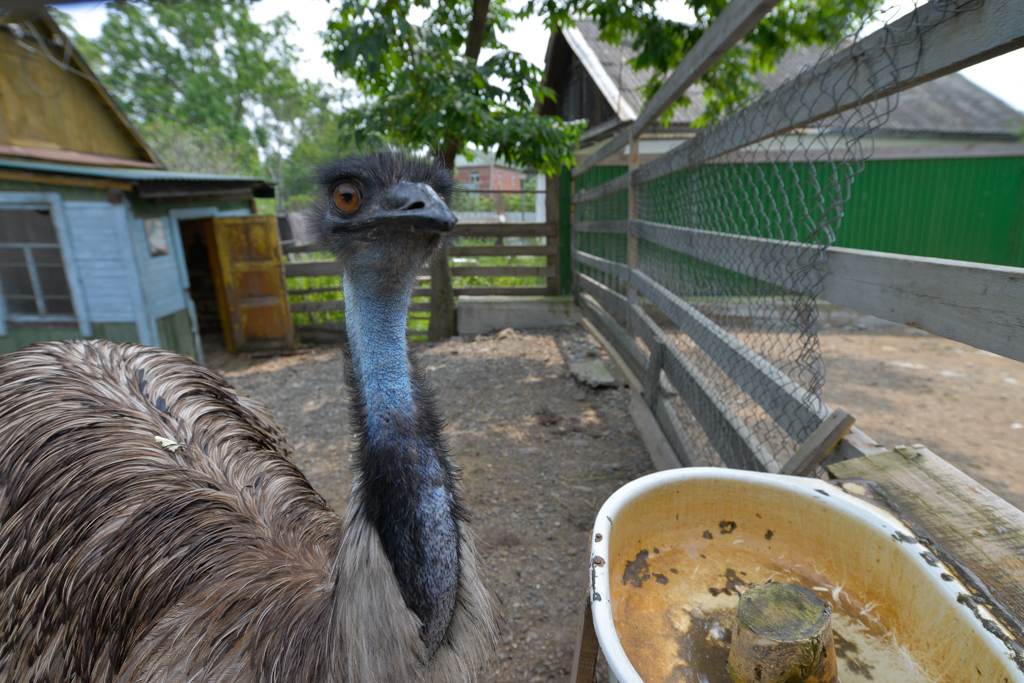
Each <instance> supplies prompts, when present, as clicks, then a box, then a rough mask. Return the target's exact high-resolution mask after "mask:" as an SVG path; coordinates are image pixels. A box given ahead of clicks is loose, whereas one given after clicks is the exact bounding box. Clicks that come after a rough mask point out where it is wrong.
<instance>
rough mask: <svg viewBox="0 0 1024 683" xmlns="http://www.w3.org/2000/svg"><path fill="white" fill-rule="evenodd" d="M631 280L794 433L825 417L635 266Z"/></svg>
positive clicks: (800, 391)
mask: <svg viewBox="0 0 1024 683" xmlns="http://www.w3.org/2000/svg"><path fill="white" fill-rule="evenodd" d="M630 281H631V282H633V283H635V284H636V286H637V290H638V291H640V293H642V294H643V295H644V296H646V297H647V298H648V299H650V300H651V302H652V303H653V304H654V305H655V306H657V307H658V308H659V309H660V310H661V312H662V313H664V314H665V315H667V316H668V317H669V318H670V319H671V320H672V322H674V323H675V324H676V325H678V326H679V329H680V330H682V331H683V332H684V333H686V334H687V335H689V336H690V337H691V338H692V339H693V341H694V342H696V343H697V345H698V346H700V348H701V349H702V350H703V351H704V352H705V353H706V354H708V356H710V357H711V358H712V359H713V360H714V361H715V362H716V363H717V364H718V365H719V367H721V368H722V369H723V370H725V372H726V373H728V375H729V376H730V377H731V378H732V379H733V380H734V381H735V382H736V383H737V384H738V385H739V386H740V387H741V388H742V389H743V390H744V391H745V392H747V393H748V394H750V396H751V397H752V398H753V399H754V400H755V401H757V402H758V404H760V406H761V407H762V408H764V410H765V412H767V413H768V414H769V415H771V416H772V418H773V419H774V420H775V421H776V422H777V423H778V424H779V425H780V426H781V427H782V428H783V429H785V430H786V432H788V433H789V434H790V435H791V436H793V437H799V436H800V435H801V434H802V433H803V432H804V431H805V429H806V427H807V425H809V424H813V425H814V426H815V427H817V425H818V424H819V423H820V422H821V421H822V420H824V419H825V418H826V417H827V416H828V408H827V407H825V404H824V403H823V402H822V401H820V400H817V399H815V398H814V397H813V396H812V395H811V394H810V393H809V392H808V391H807V390H806V389H804V388H803V387H802V386H800V384H799V383H797V382H796V381H794V380H793V379H791V378H790V377H788V376H787V375H786V374H785V373H784V372H782V371H781V370H779V369H778V368H776V367H775V366H774V365H772V364H771V363H769V362H768V361H767V360H765V359H764V358H762V357H761V356H759V355H757V354H756V353H755V352H754V351H752V350H751V349H750V348H749V347H747V346H746V345H745V344H743V343H742V342H741V341H739V340H738V339H736V338H735V337H733V336H732V335H731V334H729V333H728V332H727V331H725V330H724V329H723V328H722V327H721V326H719V325H718V324H717V323H715V322H714V321H712V320H711V319H710V318H708V317H707V316H705V315H704V314H703V313H701V312H700V311H698V310H697V309H696V308H694V307H693V306H691V305H690V304H688V303H686V302H685V301H683V300H682V299H681V298H679V297H678V296H676V295H675V294H673V293H672V292H670V291H669V290H668V289H666V288H665V287H663V286H662V285H661V284H659V283H657V282H655V281H654V280H653V279H651V278H650V277H648V276H647V275H646V274H645V273H643V272H641V271H639V270H634V271H632V272H631V273H630Z"/></svg>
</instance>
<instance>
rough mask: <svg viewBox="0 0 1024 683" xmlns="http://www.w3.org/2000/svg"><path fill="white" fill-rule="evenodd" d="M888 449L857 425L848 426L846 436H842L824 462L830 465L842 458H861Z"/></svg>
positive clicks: (840, 460)
mask: <svg viewBox="0 0 1024 683" xmlns="http://www.w3.org/2000/svg"><path fill="white" fill-rule="evenodd" d="M888 450H889V449H888V448H886V447H885V446H883V445H882V444H880V443H878V442H877V441H875V440H874V439H872V438H871V437H870V436H868V435H867V434H865V433H864V432H862V431H861V430H860V429H859V428H858V427H856V426H854V427H851V428H850V431H849V432H847V433H846V436H844V437H843V438H842V440H841V441H840V442H839V445H838V446H837V447H836V449H835V450H834V451H832V453H831V454H830V455H829V456H828V457H826V458H825V464H826V465H831V464H834V463H837V462H842V461H843V460H853V459H854V458H862V457H864V456H865V455H877V454H879V453H885V452H886V451H888Z"/></svg>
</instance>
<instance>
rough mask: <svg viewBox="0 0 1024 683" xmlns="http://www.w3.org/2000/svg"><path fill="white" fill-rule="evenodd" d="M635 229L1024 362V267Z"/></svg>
mask: <svg viewBox="0 0 1024 683" xmlns="http://www.w3.org/2000/svg"><path fill="white" fill-rule="evenodd" d="M633 225H634V230H635V232H636V234H637V236H639V237H640V238H642V239H644V240H647V241H649V242H652V243H654V244H658V245H660V246H663V247H666V248H668V249H672V250H674V251H678V252H680V253H684V254H688V255H690V256H693V257H695V258H699V259H701V260H703V261H707V262H709V263H713V264H715V265H718V266H722V267H723V268H729V269H730V270H734V271H736V272H738V273H743V274H744V275H749V276H751V277H755V278H758V279H759V280H763V281H765V282H770V283H772V284H775V285H778V286H781V287H786V288H788V289H790V290H791V291H794V292H796V293H799V294H819V296H820V297H821V298H822V299H825V300H826V301H829V302H831V303H834V304H838V305H840V306H845V307H846V308H852V309H854V310H857V311H860V312H862V313H868V314H870V315H874V316H877V317H879V318H884V319H885V320H891V321H893V322H898V323H903V324H906V325H910V326H912V327H917V328H920V329H923V330H927V331H929V332H933V333H935V334H938V335H940V336H943V337H946V338H947V339H954V340H956V341H960V342H964V343H965V344H971V345H972V346H976V347H977V348H981V349H985V350H986V351H992V352H993V353H998V354H1000V355H1003V356H1007V357H1009V358H1013V359H1014V360H1024V335H1020V334H1018V330H1020V329H1021V328H1022V327H1024V268H1011V267H1009V266H993V265H988V264H983V263H970V262H967V261H954V260H951V259H937V258H927V257H923V256H905V255H901V254H885V253H882V252H876V251H866V250H862V249H847V248H845V247H832V248H830V249H828V250H827V251H825V252H822V250H821V249H820V248H818V247H817V246H814V245H806V244H800V243H797V242H786V241H775V240H767V239H762V238H757V237H746V236H743V235H729V234H724V233H716V232H710V231H706V230H694V229H692V228H684V227H677V226H671V225H663V224H658V223H650V222H647V221H635V222H634V224H633ZM823 258H827V260H825V261H822V259H823ZM819 264H820V267H819V268H817V269H815V266H816V265H819ZM783 265H785V267H782V266H783ZM800 272H803V273H804V276H803V277H802V278H800V279H794V278H793V275H794V274H796V273H800ZM815 273H817V275H816V274H815ZM819 278H820V284H819V283H818V280H819ZM819 288H820V289H819Z"/></svg>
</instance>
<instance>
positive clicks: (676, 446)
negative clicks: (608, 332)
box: [580, 275, 700, 467]
mask: <svg viewBox="0 0 1024 683" xmlns="http://www.w3.org/2000/svg"><path fill="white" fill-rule="evenodd" d="M580 277H581V278H582V277H586V276H582V275H581V276H580ZM588 279H589V278H588ZM591 282H593V281H591ZM595 284H598V286H602V285H600V283H595ZM613 294H615V295H616V296H617V297H621V299H622V300H623V302H625V297H622V295H621V294H617V293H614V292H613ZM582 322H583V326H584V327H586V328H587V330H588V331H589V332H590V334H592V335H593V336H594V338H595V339H596V340H597V341H598V343H599V344H600V345H601V346H602V347H603V348H604V350H605V352H606V353H607V354H608V356H609V357H610V358H611V359H612V360H613V361H614V362H615V364H616V366H618V368H619V371H620V372H622V374H623V376H624V377H626V381H627V383H629V385H630V387H631V388H632V390H633V391H634V392H640V391H642V384H641V382H640V379H639V378H638V376H637V374H636V373H635V372H634V371H633V369H632V368H631V367H630V364H629V363H627V362H626V360H625V359H624V358H623V357H622V354H620V353H619V351H618V349H617V348H616V347H615V346H614V345H613V344H612V343H611V342H609V341H608V339H607V338H606V337H605V335H604V334H602V333H601V331H600V330H598V329H597V327H596V326H595V325H594V323H592V322H591V321H590V320H588V319H587V318H586V317H584V318H583V320H582ZM603 327H605V328H606V329H614V330H615V332H616V333H618V332H621V328H620V327H618V324H617V323H615V321H614V320H611V319H607V320H605V321H604V323H603ZM622 336H625V333H624V332H623V333H622ZM626 339H628V337H626ZM627 344H628V342H627ZM632 347H635V351H637V352H639V347H636V343H635V342H632ZM630 350H632V349H630ZM641 355H642V352H641ZM662 375H664V373H662ZM661 383H662V388H663V389H665V388H666V387H670V386H671V385H670V384H668V382H667V380H666V378H665V377H662V378H661ZM663 393H667V392H663ZM653 415H654V419H655V420H656V421H657V423H658V429H659V431H660V432H661V434H662V435H663V436H664V437H665V439H667V441H668V443H669V445H670V447H671V449H672V453H673V454H674V459H675V461H677V462H679V465H676V466H677V467H679V466H682V467H695V466H697V465H699V464H700V460H699V459H698V458H697V457H696V456H695V455H694V453H695V451H694V449H693V446H692V444H691V443H690V440H689V438H687V436H686V432H685V431H684V430H683V427H682V425H681V424H680V422H679V416H678V415H677V414H676V411H675V408H673V407H672V405H671V404H670V403H669V402H668V399H667V398H666V397H665V396H664V395H659V396H658V399H657V401H656V402H655V405H654V410H653ZM634 421H636V418H634ZM640 428H641V427H640V425H639V423H637V429H640ZM652 439H654V442H656V441H657V439H656V438H654V437H653V436H652ZM652 443H653V442H652ZM645 444H646V441H645ZM655 457H658V458H659V459H660V458H661V456H660V455H658V454H657V453H655V452H651V458H652V461H653V460H654V458H655ZM664 461H665V462H671V461H669V460H667V459H665V460H664Z"/></svg>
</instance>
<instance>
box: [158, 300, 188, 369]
mask: <svg viewBox="0 0 1024 683" xmlns="http://www.w3.org/2000/svg"><path fill="white" fill-rule="evenodd" d="M156 329H157V333H158V334H159V335H160V346H162V347H163V348H165V349H168V350H170V351H174V352H175V353H180V354H181V355H183V356H190V357H192V358H198V356H197V354H196V346H195V343H194V341H193V339H192V323H191V322H190V321H189V317H188V311H187V310H180V311H178V312H177V313H172V314H171V315H168V316H166V317H163V318H160V319H158V320H157V321H156Z"/></svg>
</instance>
